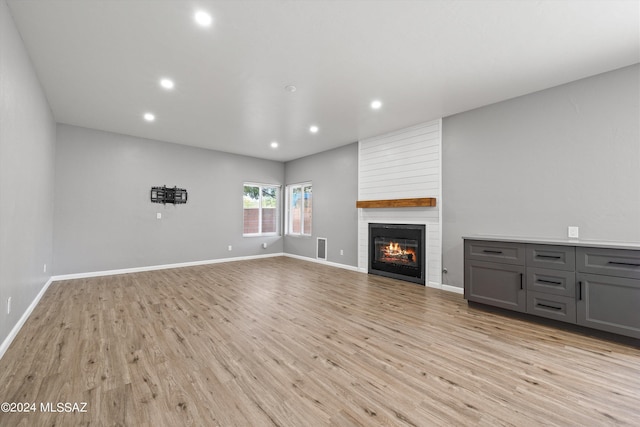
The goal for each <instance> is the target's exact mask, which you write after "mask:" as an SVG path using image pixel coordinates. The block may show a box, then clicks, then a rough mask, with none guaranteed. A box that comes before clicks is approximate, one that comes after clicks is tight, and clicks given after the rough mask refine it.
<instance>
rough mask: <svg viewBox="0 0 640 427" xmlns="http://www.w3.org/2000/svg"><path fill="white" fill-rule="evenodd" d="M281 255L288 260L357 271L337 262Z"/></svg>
mask: <svg viewBox="0 0 640 427" xmlns="http://www.w3.org/2000/svg"><path fill="white" fill-rule="evenodd" d="M282 255H283V256H286V257H289V258H295V259H301V260H303V261H310V262H315V263H318V264H324V265H329V266H331V267H338V268H343V269H345V270H351V271H359V270H358V267H354V266H352V265H347V264H340V263H337V262H331V261H325V260H323V259H317V258H311V257H306V256H301V255H294V254H286V253H285V254H282Z"/></svg>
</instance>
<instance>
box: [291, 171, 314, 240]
mask: <svg viewBox="0 0 640 427" xmlns="http://www.w3.org/2000/svg"><path fill="white" fill-rule="evenodd" d="M307 187H309V188H311V218H310V219H311V224H310V226H309V229H310V232H309V233H305V232H304V229H305V223H304V194H305V191H304V190H305V188H307ZM285 188H286V189H285V206H286V209H285V211H286V212H285V234H286V235H287V236H294V237H311V236H313V183H312V181H305V182H299V183H295V184H287V185H286V187H285ZM296 188H299V189H300V191H301V193H302V195H303V202H302V206H303V208H302V212H301V215H300V219H301V221H300V232H294V231H293V227H292V226H293V215H292V212H291V211H292V206H291V198H292V195H293V191H294V189H296Z"/></svg>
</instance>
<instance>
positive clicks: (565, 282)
mask: <svg viewBox="0 0 640 427" xmlns="http://www.w3.org/2000/svg"><path fill="white" fill-rule="evenodd" d="M529 291H534V292H543V293H547V294H553V295H563V296H566V297H572V298H573V297H575V295H576V274H575V273H574V272H573V271H562V270H548V269H543V268H531V267H527V292H529Z"/></svg>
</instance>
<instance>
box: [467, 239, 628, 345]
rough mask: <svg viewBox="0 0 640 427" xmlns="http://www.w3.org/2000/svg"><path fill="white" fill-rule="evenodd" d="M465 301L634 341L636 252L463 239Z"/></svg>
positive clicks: (524, 242) (576, 245)
mask: <svg viewBox="0 0 640 427" xmlns="http://www.w3.org/2000/svg"><path fill="white" fill-rule="evenodd" d="M464 251H465V258H464V262H465V270H464V296H465V298H466V299H467V300H468V301H473V302H478V303H482V304H487V305H492V306H496V307H501V308H505V309H509V310H514V311H519V312H526V313H530V314H532V315H536V316H541V317H546V318H550V319H555V320H559V321H563V322H568V323H574V324H576V323H577V324H579V325H583V326H587V327H590V328H594V329H599V330H603V331H607V332H613V333H617V334H621V335H626V336H630V337H634V338H640V246H638V247H637V248H636V247H633V248H632V249H620V248H612V247H607V246H606V245H595V246H594V245H584V246H582V245H580V244H578V243H576V242H562V244H553V243H552V242H550V243H540V242H536V241H527V240H516V239H507V240H506V241H502V240H499V239H496V240H488V239H471V238H465V242H464Z"/></svg>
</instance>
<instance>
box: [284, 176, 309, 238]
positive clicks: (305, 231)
mask: <svg viewBox="0 0 640 427" xmlns="http://www.w3.org/2000/svg"><path fill="white" fill-rule="evenodd" d="M312 194H313V193H312V191H311V183H310V182H305V183H302V184H293V185H287V234H291V235H298V236H310V235H311V211H312V209H311V207H312V199H313V197H312Z"/></svg>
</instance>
